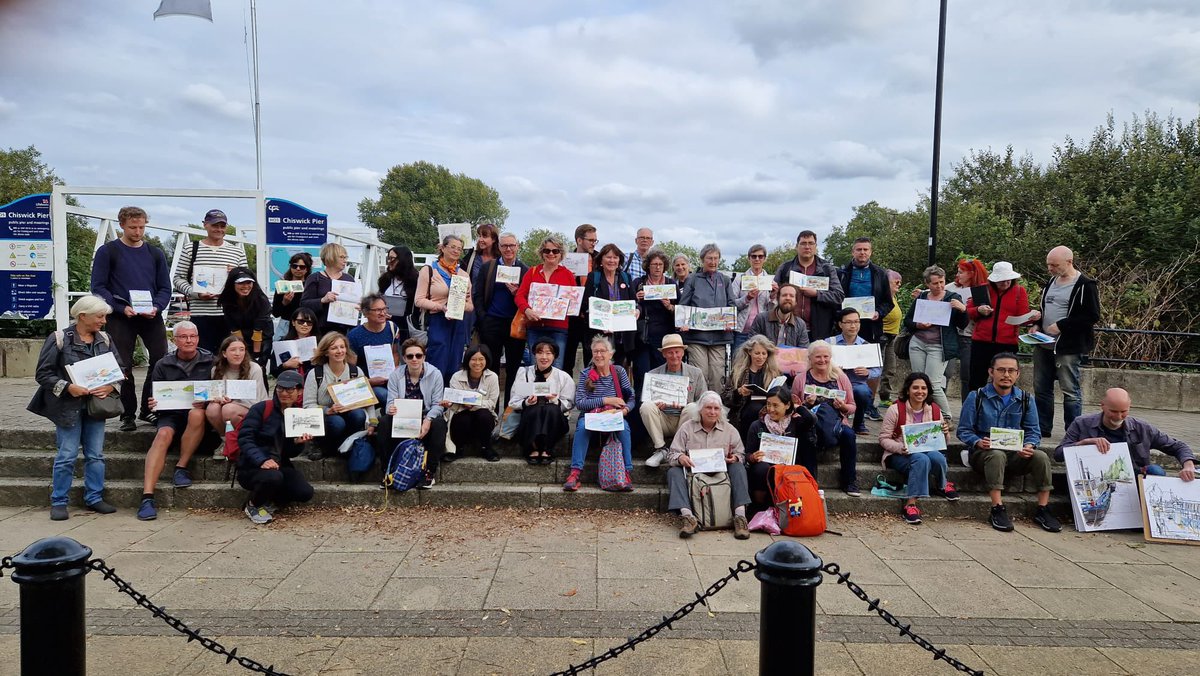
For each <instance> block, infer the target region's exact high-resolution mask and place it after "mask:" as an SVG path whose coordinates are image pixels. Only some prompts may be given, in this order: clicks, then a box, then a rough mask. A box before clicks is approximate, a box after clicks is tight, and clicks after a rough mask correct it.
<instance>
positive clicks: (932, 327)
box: [904, 265, 969, 417]
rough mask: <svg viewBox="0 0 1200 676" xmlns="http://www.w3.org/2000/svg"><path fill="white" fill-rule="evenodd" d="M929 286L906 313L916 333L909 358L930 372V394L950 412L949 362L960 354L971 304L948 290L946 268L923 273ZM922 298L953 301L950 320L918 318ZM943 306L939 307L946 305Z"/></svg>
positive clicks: (907, 322) (908, 324) (910, 328)
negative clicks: (960, 334) (960, 339)
mask: <svg viewBox="0 0 1200 676" xmlns="http://www.w3.org/2000/svg"><path fill="white" fill-rule="evenodd" d="M922 276H923V277H924V279H925V286H926V290H925V291H922V292H921V294H920V295H918V296H917V298H916V300H915V301H914V302H913V304H912V306H910V307H909V308H908V314H906V315H905V316H904V327H905V328H907V329H908V332H909V333H910V334H911V335H912V341H911V342H910V343H909V344H908V359H909V362H910V363H911V365H912V370H913V372H915V373H925V374H928V377H929V378H930V382H931V383H932V384H933V389H932V391H931V392H930V393H929V397H930V398H931V399H933V401H935V402H937V405H938V407H939V408H940V409H941V410H942V412H943V413H945V414H946V417H949V416H950V400H949V399H947V398H946V363H947V362H949V361H950V360H951V359H956V358H957V357H958V330H959V329H961V328H963V327H964V326H966V325H967V322H968V321H969V320H968V319H967V306H966V304H965V303H963V299H962V296H959V295H958V294H957V293H955V292H953V291H947V290H946V271H945V270H943V269H942V268H940V267H938V266H936V265H931V266H929V267H927V268H925V272H924V273H923V275H922ZM921 301H929V302H932V303H947V304H949V305H950V313H949V314H950V317H949V321H947V323H945V324H933V323H930V322H924V321H922V322H918V321H916V320H915V319H914V316H915V314H916V310H917V306H918V305H921ZM944 307H945V306H941V308H939V309H943V308H944Z"/></svg>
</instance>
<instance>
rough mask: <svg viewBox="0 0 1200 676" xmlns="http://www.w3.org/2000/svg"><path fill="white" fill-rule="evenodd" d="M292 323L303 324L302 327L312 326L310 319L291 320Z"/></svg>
mask: <svg viewBox="0 0 1200 676" xmlns="http://www.w3.org/2000/svg"><path fill="white" fill-rule="evenodd" d="M292 323H293V324H304V325H306V326H312V320H311V319H293V320H292Z"/></svg>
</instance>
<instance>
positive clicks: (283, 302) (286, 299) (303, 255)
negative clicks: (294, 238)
mask: <svg viewBox="0 0 1200 676" xmlns="http://www.w3.org/2000/svg"><path fill="white" fill-rule="evenodd" d="M312 264H313V258H312V254H310V253H308V252H307V251H301V252H300V253H294V254H292V257H291V258H290V259H289V260H288V269H287V270H286V271H284V273H283V277H282V278H281V281H284V282H298V283H299V284H300V287H301V290H300V291H279V290H276V291H275V295H274V296H272V297H271V316H273V317H275V318H276V319H279V320H282V321H281V322H280V324H286V322H287V321H288V320H289V319H291V318H292V315H293V314H295V313H296V310H298V309H300V296H301V295H302V294H303V293H304V290H303V287H304V280H305V279H306V278H308V273H309V272H312ZM285 333H287V328H286V327H280V328H279V330H277V331H276V332H275V337H277V338H278V337H280V336H282V335H284V334H285Z"/></svg>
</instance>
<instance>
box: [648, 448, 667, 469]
mask: <svg viewBox="0 0 1200 676" xmlns="http://www.w3.org/2000/svg"><path fill="white" fill-rule="evenodd" d="M666 459H667V449H665V448H660V449H658V450H657V451H655V452H654V455H651V456H650V457H649V458H646V466H647V467H658V466H659V465H661V464H662V461H663V460H666Z"/></svg>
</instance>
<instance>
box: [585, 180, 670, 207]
mask: <svg viewBox="0 0 1200 676" xmlns="http://www.w3.org/2000/svg"><path fill="white" fill-rule="evenodd" d="M583 196H584V198H585V199H586V200H588V201H589V202H592V203H593V204H595V205H596V206H598V207H600V208H602V209H611V210H614V211H622V210H626V209H628V210H630V211H634V212H638V213H655V212H667V211H674V210H675V207H674V206H673V205H672V204H671V197H670V195H668V194H667V191H666V190H661V189H658V188H635V187H633V186H631V185H625V184H624V183H605V184H604V185H597V186H592V187H591V188H588V189H587V190H584V191H583Z"/></svg>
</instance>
